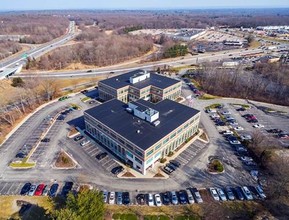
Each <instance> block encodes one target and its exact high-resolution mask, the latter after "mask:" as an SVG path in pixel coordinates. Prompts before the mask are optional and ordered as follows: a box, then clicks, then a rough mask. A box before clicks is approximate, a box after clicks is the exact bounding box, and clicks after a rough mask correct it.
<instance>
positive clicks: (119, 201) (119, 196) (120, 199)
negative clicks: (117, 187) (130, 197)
mask: <svg viewBox="0 0 289 220" xmlns="http://www.w3.org/2000/svg"><path fill="white" fill-rule="evenodd" d="M116 204H118V205H122V192H117V198H116Z"/></svg>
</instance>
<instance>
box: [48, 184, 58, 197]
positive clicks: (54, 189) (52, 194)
mask: <svg viewBox="0 0 289 220" xmlns="http://www.w3.org/2000/svg"><path fill="white" fill-rule="evenodd" d="M58 187H59V184H58V183H53V184H52V185H51V187H50V189H49V196H50V197H55V196H56V193H57V190H58Z"/></svg>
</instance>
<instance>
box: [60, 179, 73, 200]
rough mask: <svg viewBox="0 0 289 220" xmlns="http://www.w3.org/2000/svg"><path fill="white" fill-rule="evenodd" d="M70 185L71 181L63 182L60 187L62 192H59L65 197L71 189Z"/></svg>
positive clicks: (71, 184)
mask: <svg viewBox="0 0 289 220" xmlns="http://www.w3.org/2000/svg"><path fill="white" fill-rule="evenodd" d="M72 186H73V182H65V184H64V186H63V188H62V192H61V194H62V195H63V196H64V197H66V196H67V194H68V193H69V191H71V189H72Z"/></svg>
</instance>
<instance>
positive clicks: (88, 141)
mask: <svg viewBox="0 0 289 220" xmlns="http://www.w3.org/2000/svg"><path fill="white" fill-rule="evenodd" d="M89 143H90V140H83V141H81V142H80V145H81V146H85V145H87V144H89Z"/></svg>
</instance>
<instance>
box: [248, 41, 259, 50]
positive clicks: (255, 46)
mask: <svg viewBox="0 0 289 220" xmlns="http://www.w3.org/2000/svg"><path fill="white" fill-rule="evenodd" d="M260 46H261V43H260V42H259V41H256V40H254V41H253V42H251V43H250V48H251V49H253V48H258V47H260Z"/></svg>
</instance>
